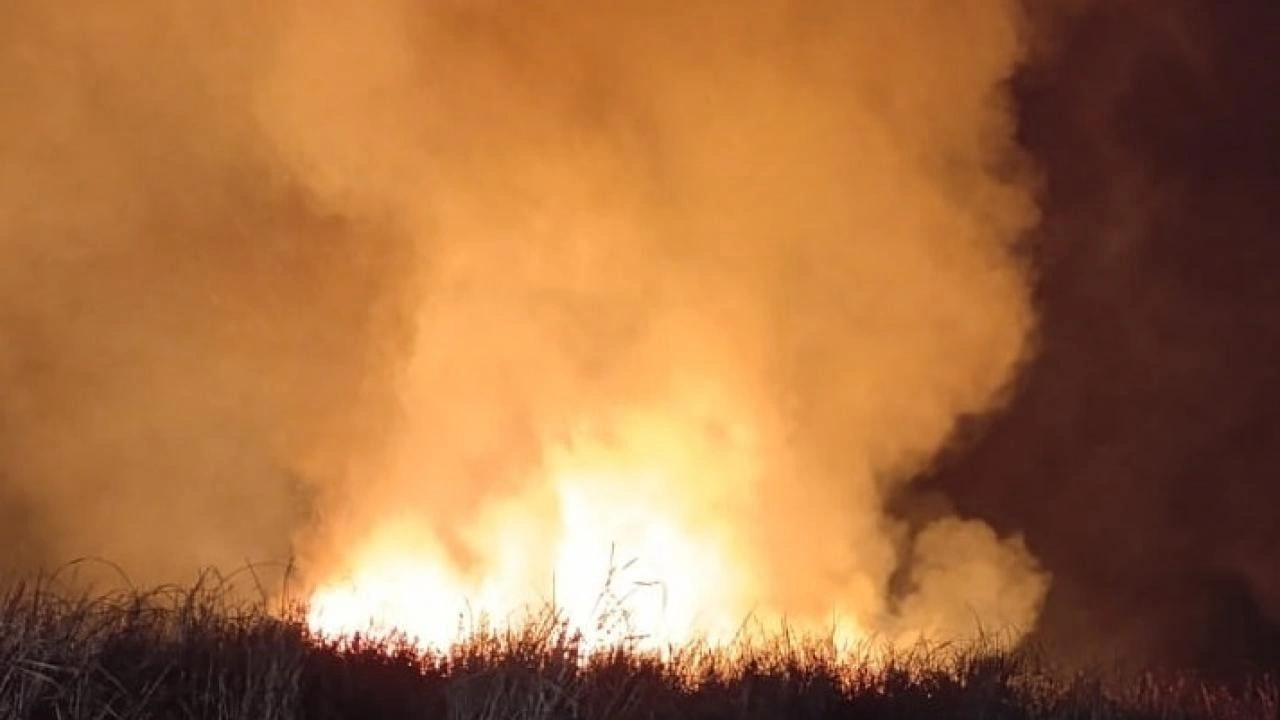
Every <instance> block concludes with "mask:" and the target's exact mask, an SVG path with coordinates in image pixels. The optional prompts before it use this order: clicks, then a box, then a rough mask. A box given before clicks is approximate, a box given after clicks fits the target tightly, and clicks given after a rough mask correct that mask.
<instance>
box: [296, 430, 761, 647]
mask: <svg viewBox="0 0 1280 720" xmlns="http://www.w3.org/2000/svg"><path fill="white" fill-rule="evenodd" d="M689 415H690V414H688V413H686V414H685V416H684V417H682V418H681V417H677V418H675V419H673V418H672V417H671V416H670V415H669V414H666V413H658V412H648V413H633V414H631V415H629V416H627V417H625V418H623V419H622V420H621V422H617V423H615V426H614V428H613V431H614V432H612V433H603V432H592V431H590V430H584V431H582V432H579V433H576V434H575V436H574V437H572V438H570V440H569V441H567V442H563V443H561V444H560V445H559V446H557V447H554V448H552V449H551V450H550V451H548V452H547V453H546V457H545V461H544V463H543V468H542V469H541V470H540V471H539V472H538V473H537V474H536V476H535V477H534V478H533V479H532V482H530V483H529V484H528V486H527V489H526V490H525V491H523V492H521V493H518V494H515V495H513V496H510V497H505V498H501V499H498V500H496V501H494V502H493V503H491V504H490V505H489V506H488V507H486V508H485V510H484V511H483V512H482V513H481V514H480V517H478V518H476V520H475V521H474V522H473V523H471V524H470V527H469V528H468V533H467V538H468V541H469V543H468V544H469V545H470V547H471V548H472V549H473V550H474V552H475V554H476V557H475V558H474V559H473V561H472V562H471V563H470V565H469V566H468V565H467V564H466V563H461V562H458V561H457V560H455V559H454V558H453V557H452V556H451V555H450V553H449V552H448V551H447V550H446V549H445V548H444V547H443V546H442V545H441V544H440V542H438V540H437V539H436V537H435V535H434V534H433V533H431V532H430V531H429V529H428V528H424V527H423V526H422V524H421V523H420V522H416V521H415V519H414V518H413V516H412V514H406V515H402V516H400V517H387V518H383V519H382V520H381V521H380V522H379V523H378V524H377V526H376V528H375V529H374V530H373V532H371V533H370V534H369V535H368V536H367V537H366V538H365V539H364V541H363V542H362V543H361V544H360V545H359V547H358V548H357V549H356V550H355V552H353V553H351V554H350V557H349V559H348V561H347V563H346V565H347V567H348V568H349V570H348V571H347V572H345V573H341V574H338V575H335V576H334V578H333V579H331V580H330V581H328V582H326V583H324V584H322V585H321V586H320V587H319V588H318V589H317V590H316V591H315V593H314V594H313V595H312V597H311V599H310V603H309V607H310V611H309V612H310V615H309V620H310V624H311V627H312V628H313V630H314V631H316V632H317V633H319V634H321V635H323V636H328V637H338V636H343V635H349V634H352V633H355V632H362V633H365V634H367V635H372V636H375V637H376V636H385V635H386V634H389V633H391V632H394V631H399V632H402V633H404V634H405V635H407V636H409V637H411V638H414V639H416V641H417V642H418V643H420V644H422V645H424V646H431V647H445V646H447V645H448V644H450V643H451V642H452V641H454V640H457V639H459V638H460V636H465V634H466V633H467V631H468V629H469V628H474V627H475V626H476V623H477V622H479V621H480V619H481V618H484V619H486V620H487V621H489V622H493V623H497V624H499V625H501V624H503V623H516V624H518V623H519V622H520V621H521V620H522V619H523V618H525V617H527V615H525V614H524V613H526V612H530V611H537V610H539V609H543V608H546V607H554V608H555V609H556V610H557V611H558V612H559V613H560V616H561V618H562V619H563V620H565V621H566V622H567V623H568V624H569V625H570V627H571V628H572V629H574V630H576V631H580V632H581V633H582V636H583V639H584V642H585V643H586V644H587V646H588V647H590V646H592V645H595V644H606V643H609V642H610V641H614V640H619V639H621V638H623V637H626V638H628V639H629V641H630V642H633V643H636V644H638V645H639V646H640V647H641V648H645V649H661V648H666V647H669V646H673V645H677V646H678V645H681V644H685V643H688V642H691V641H695V640H703V641H707V642H711V643H717V644H718V643H726V642H729V641H731V640H732V639H733V638H734V636H735V635H736V633H738V632H739V630H740V629H741V628H742V626H743V623H744V621H746V620H747V619H748V617H755V618H757V619H759V618H761V615H762V608H761V606H760V605H759V597H758V594H757V593H758V589H759V582H758V578H756V577H753V575H752V569H753V568H754V564H753V563H752V557H751V542H752V538H751V537H750V533H749V525H750V523H749V522H748V518H749V515H750V512H751V502H752V500H753V495H752V488H753V484H754V482H755V480H756V478H755V477H754V476H755V475H756V474H758V473H759V472H760V466H761V461H760V458H759V457H758V456H757V455H758V453H757V454H753V448H752V447H751V446H752V433H751V432H750V428H748V427H746V426H744V425H739V426H738V427H736V428H730V429H728V430H726V429H725V428H723V427H718V426H715V424H714V423H712V425H713V426H712V427H707V423H706V422H705V420H706V418H705V417H703V418H697V417H696V414H695V416H694V418H690V417H689ZM699 420H701V421H702V422H699ZM699 426H701V427H699ZM606 435H612V437H611V438H610V437H603V436H606Z"/></svg>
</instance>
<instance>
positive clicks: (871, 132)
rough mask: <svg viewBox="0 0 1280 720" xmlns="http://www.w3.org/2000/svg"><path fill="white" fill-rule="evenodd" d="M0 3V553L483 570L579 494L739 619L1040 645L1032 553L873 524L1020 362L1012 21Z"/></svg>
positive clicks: (871, 11) (984, 537)
mask: <svg viewBox="0 0 1280 720" xmlns="http://www.w3.org/2000/svg"><path fill="white" fill-rule="evenodd" d="M0 12H2V13H3V17H2V18H0V19H3V21H4V22H3V23H0V24H2V26H3V28H4V29H3V30H0V33H3V43H2V45H0V46H2V47H3V48H4V50H3V52H4V55H3V57H2V59H0V82H2V83H3V87H4V89H5V103H4V106H3V110H0V136H2V137H4V138H5V140H4V143H5V145H4V151H3V152H4V156H5V161H4V162H3V163H2V164H0V213H2V215H0V216H2V217H3V218H4V226H3V229H2V230H0V233H2V234H0V261H2V262H0V342H2V343H3V344H2V345H0V383H2V384H3V387H4V389H5V392H4V395H3V399H2V400H0V483H2V485H0V493H2V494H0V498H2V499H3V508H4V512H5V514H6V515H9V516H12V518H13V520H14V522H13V523H9V524H6V528H8V529H7V530H6V533H7V534H8V535H9V536H11V538H12V539H13V540H14V541H15V542H14V543H13V544H9V545H8V546H7V547H8V548H9V549H10V550H9V553H10V555H11V556H12V557H10V558H9V560H10V561H12V562H14V563H20V564H26V565H31V564H40V563H50V562H57V561H59V560H62V559H65V558H68V557H74V556H77V555H82V554H93V555H100V556H103V557H107V558H110V559H112V560H114V561H116V562H118V563H120V564H121V565H122V566H124V567H125V568H126V569H128V570H129V572H130V573H131V574H133V575H134V577H135V578H137V579H142V580H151V579H169V578H172V577H174V576H177V575H181V574H183V573H186V572H187V571H188V569H189V568H193V567H196V566H199V565H205V564H216V565H222V566H228V565H230V566H235V565H238V564H241V563H243V562H244V561H245V560H246V559H263V558H279V557H283V556H287V555H289V554H290V553H294V552H296V553H298V554H299V555H300V557H301V558H302V560H303V562H304V564H306V565H307V566H308V567H309V568H310V569H311V570H312V571H313V572H315V573H317V574H320V575H323V574H324V573H326V572H330V571H339V570H341V569H342V568H344V567H345V566H347V565H350V564H351V563H353V562H355V558H353V557H351V556H350V555H351V552H352V551H353V549H354V548H358V547H360V546H361V545H362V544H363V543H366V542H367V541H368V538H369V537H371V536H378V535H379V533H383V532H385V531H386V528H387V526H388V524H395V525H396V526H397V527H401V526H404V527H410V528H412V532H409V533H408V534H407V535H405V536H403V537H405V538H407V537H409V536H414V537H416V538H418V539H416V540H413V541H412V542H421V543H423V544H424V545H425V546H430V547H432V548H435V549H433V550H431V552H433V553H438V554H440V555H441V556H443V557H444V558H446V560H445V562H446V563H447V564H449V565H451V566H453V567H455V568H457V569H458V570H459V572H462V573H479V574H483V573H484V572H486V569H487V568H490V567H492V566H494V564H495V563H499V562H500V561H501V559H502V558H497V557H493V556H491V555H490V552H491V546H492V544H493V543H492V541H491V538H492V537H493V536H494V534H495V533H499V532H501V531H502V529H505V528H512V527H516V528H517V530H516V531H513V532H517V531H519V528H521V527H523V525H522V523H528V524H530V528H529V530H528V532H529V533H530V535H529V536H528V537H533V538H536V537H542V535H540V533H542V532H543V530H545V528H542V527H541V525H543V524H544V523H550V522H553V521H552V520H547V519H546V518H547V517H554V516H555V515H556V513H557V512H559V513H568V512H569V510H567V509H565V508H564V507H559V508H557V507H555V506H554V503H552V504H551V505H547V506H545V507H544V505H543V504H540V503H548V502H551V501H550V500H548V499H547V495H546V490H547V489H546V487H545V484H546V482H547V476H548V474H549V473H550V472H551V470H553V469H559V470H564V471H565V472H571V473H572V472H582V473H586V474H585V475H584V476H583V477H586V478H587V479H586V480H584V481H583V482H582V483H580V484H579V485H580V486H581V487H578V486H575V487H577V489H579V490H581V491H582V492H583V493H586V496H592V493H596V492H600V493H604V495H605V496H606V497H607V498H609V499H610V501H609V502H610V503H611V504H610V505H609V507H617V508H619V509H620V512H621V509H623V508H628V507H631V506H644V505H646V504H649V503H655V502H661V503H663V504H665V506H666V507H665V508H664V509H667V510H670V512H672V513H674V514H675V515H677V516H679V517H680V518H681V519H682V520H683V521H684V522H685V523H686V524H688V525H691V526H696V527H697V528H699V532H706V533H708V534H709V535H712V536H715V538H717V540H716V542H718V543H723V544H724V545H725V546H727V547H731V548H732V554H731V556H732V557H733V559H735V560H736V561H738V562H740V563H741V566H742V567H741V568H740V571H741V572H740V575H741V577H738V576H735V577H734V578H732V579H731V582H733V583H738V584H739V585H740V589H741V593H742V595H741V597H735V598H733V601H734V602H739V601H741V602H744V603H745V599H744V598H746V597H747V596H750V597H752V598H755V599H756V600H758V601H759V602H760V603H762V604H763V605H764V606H766V607H769V608H772V609H774V610H776V611H778V612H780V613H788V614H795V615H797V616H803V617H822V616H824V615H827V614H830V613H831V612H833V611H843V612H849V613H852V614H853V615H855V616H856V617H858V618H859V619H860V621H861V622H863V623H865V624H867V625H868V626H869V627H871V628H873V629H876V630H880V631H883V632H888V633H890V634H894V635H895V636H909V635H912V634H917V633H927V634H938V635H947V634H954V633H959V632H965V631H967V630H968V629H969V628H968V625H969V624H970V623H971V622H972V620H973V615H974V613H975V612H977V613H978V614H979V615H980V616H982V617H983V618H986V619H989V621H990V622H991V623H993V624H1000V625H1003V624H1005V623H1013V624H1015V625H1018V626H1020V627H1021V628H1023V629H1026V628H1027V627H1029V626H1030V625H1031V624H1032V623H1033V622H1034V619H1035V616H1036V613H1037V611H1038V608H1039V605H1040V602H1041V599H1042V597H1043V595H1044V592H1045V589H1046V587H1047V582H1048V576H1047V574H1045V573H1044V572H1042V571H1041V570H1040V568H1039V567H1038V565H1037V563H1036V561H1035V560H1034V558H1033V557H1032V555H1031V554H1030V553H1029V552H1028V551H1027V549H1026V546H1025V545H1024V544H1023V543H1022V541H1021V540H1020V539H1019V538H1018V537H1017V536H1016V534H1013V533H1010V534H1004V535H998V534H996V533H995V532H993V531H992V530H991V529H990V528H988V527H987V526H986V525H984V524H982V523H981V522H978V521H976V520H972V519H961V518H955V517H949V516H943V517H940V518H936V519H935V522H933V523H931V524H926V525H924V526H923V528H922V529H920V530H919V532H916V531H915V530H914V529H913V528H911V527H909V526H908V525H907V524H906V523H903V522H901V521H898V520H896V519H895V518H893V517H892V516H890V515H888V514H886V513H885V512H884V509H883V507H884V503H885V502H886V499H887V498H888V496H889V495H890V494H891V493H892V492H894V491H895V489H896V488H898V487H900V486H901V485H902V483H904V482H905V481H907V480H908V479H909V478H910V477H911V475H912V474H913V473H915V472H917V471H918V470H919V469H921V468H922V467H923V466H924V464H925V463H926V462H927V461H928V460H929V458H930V457H931V456H932V455H933V454H934V453H935V452H936V451H938V450H939V449H940V448H941V447H942V446H943V445H944V444H945V443H946V441H947V439H948V437H949V436H950V434H951V433H952V431H953V428H954V426H955V425H956V423H957V421H958V419H960V418H962V417H965V416H969V415H975V414H981V413H984V412H987V411H989V410H991V409H993V408H995V407H997V406H998V405H999V403H1000V402H1001V401H1002V400H1003V399H1004V397H1005V394H1006V390H1007V389H1008V388H1009V387H1010V384H1011V382H1012V381H1013V379H1014V378H1015V376H1016V373H1017V370H1018V368H1019V367H1020V365H1021V364H1022V362H1023V361H1024V360H1025V359H1026V358H1027V357H1028V355H1029V351H1030V347H1029V338H1030V336H1031V332H1032V329H1033V325H1034V322H1033V313H1032V310H1031V306H1030V298H1029V292H1028V287H1027V271H1028V268H1026V267H1024V265H1023V264H1022V261H1021V260H1020V259H1019V258H1020V253H1019V252H1018V251H1017V250H1018V243H1019V241H1020V239H1021V237H1022V236H1023V234H1024V233H1025V232H1026V231H1027V230H1029V229H1030V228H1031V227H1032V226H1033V225H1034V224H1035V222H1036V220H1037V214H1036V211H1035V207H1034V204H1033V202H1032V195H1031V192H1030V187H1031V183H1030V178H1031V175H1030V173H1029V171H1028V170H1027V165H1026V161H1025V160H1024V158H1022V156H1021V154H1020V153H1019V151H1018V150H1017V148H1016V146H1015V144H1014V119H1013V116H1012V113H1011V111H1010V107H1009V99H1008V97H1007V96H1006V91H1005V83H1006V82H1007V80H1008V79H1009V77H1010V76H1011V74H1012V73H1013V71H1014V68H1015V65H1016V64H1017V62H1018V61H1019V60H1020V58H1021V56H1022V54H1023V50H1024V48H1023V37H1022V34H1021V16H1020V13H1019V10H1018V7H1017V6H1016V5H1015V4H1014V3H1013V2H1012V1H1011V0H1009V1H1003V0H969V1H966V2H954V1H948V2H903V3H843V2H818V1H815V2H807V3H791V2H765V3H755V4H752V5H750V6H749V8H743V7H735V8H733V9H730V8H729V6H728V5H727V4H723V3H717V2H710V1H708V2H678V3H677V2H643V3H641V2H618V3H608V4H604V5H601V4H596V3H557V2H537V1H534V2H524V3H518V4H510V5H503V4H499V3H496V2H494V3H485V2H480V3H476V2H468V3H464V2H435V3H430V4H424V3H410V2H396V1H394V0H384V1H381V2H354V1H352V2H344V1H342V0H331V1H328V2H321V3H305V4H303V3H296V4H290V3H279V4H276V5H273V6H272V8H271V9H269V10H268V9H264V8H262V7H257V6H256V5H252V4H249V3H234V2H233V3H222V4H218V5H217V6H216V7H205V6H204V5H203V4H198V3H172V2H165V3H161V2H134V3H131V4H130V5H129V6H128V9H127V10H126V9H121V8H118V7H117V8H112V9H111V10H107V9H103V8H100V7H97V6H93V5H89V4H85V5H84V6H80V5H76V6H75V7H72V6H70V5H65V4H58V5H51V4H49V3H42V2H25V1H20V2H17V3H11V4H9V5H7V6H6V8H5V9H4V10H3V11H0ZM597 455H600V456H603V457H605V458H606V459H607V461H608V462H617V461H618V460H619V459H622V460H625V461H626V462H627V463H629V464H630V465H637V464H638V465H640V466H645V464H646V463H656V464H657V465H658V466H660V470H661V473H660V477H658V478H657V479H654V478H653V477H651V476H650V475H641V476H637V477H630V476H624V477H623V478H622V479H617V478H613V479H610V480H608V481H603V480H600V479H599V476H597V475H592V474H591V472H594V470H591V468H594V467H595V466H594V465H593V464H592V463H594V462H596V460H597V457H596V456H597ZM601 462H605V460H601ZM583 467H586V468H587V469H583ZM589 470H590V471H591V472H588V471H589ZM592 497H594V496H592ZM584 502H585V500H584ZM1015 530H1016V529H1015ZM397 537H401V536H397ZM522 537H523V536H522ZM405 542H410V541H409V540H407V539H406V540H405ZM536 569H542V570H549V568H536ZM536 569H535V570H536ZM535 570H531V571H530V572H535ZM738 571H739V569H734V570H733V572H735V573H737V572H738ZM727 582H728V581H727ZM893 587H897V590H893V589H892V588H893ZM741 609H742V610H743V611H748V610H750V605H749V604H744V606H743V607H742V608H741Z"/></svg>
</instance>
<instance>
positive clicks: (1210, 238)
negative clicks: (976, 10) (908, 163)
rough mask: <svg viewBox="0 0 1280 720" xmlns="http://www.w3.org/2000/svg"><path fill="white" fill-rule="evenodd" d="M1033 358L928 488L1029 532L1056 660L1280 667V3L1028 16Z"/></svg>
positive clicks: (1100, 8) (1098, 5)
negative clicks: (1279, 52) (1036, 189)
mask: <svg viewBox="0 0 1280 720" xmlns="http://www.w3.org/2000/svg"><path fill="white" fill-rule="evenodd" d="M1035 6H1036V7H1037V10H1038V12H1037V13H1036V15H1037V21H1036V24H1035V27H1036V35H1037V41H1036V43H1035V48H1036V49H1037V52H1036V54H1035V56H1034V58H1033V59H1032V61H1031V62H1029V63H1027V64H1024V65H1023V66H1022V69H1021V70H1020V71H1019V77H1018V81H1017V83H1016V97H1017V98H1018V106H1019V116H1020V123H1019V125H1020V128H1021V136H1022V139H1023V144H1024V146H1025V147H1026V148H1027V149H1028V151H1029V152H1032V153H1034V154H1035V156H1036V158H1037V160H1038V161H1039V164H1040V166H1041V167H1043V168H1044V172H1045V177H1046V179H1047V183H1046V187H1045V192H1044V193H1043V195H1042V197H1043V198H1044V202H1043V203H1042V209H1043V213H1044V220H1043V222H1042V224H1041V226H1040V228H1039V229H1038V230H1037V231H1036V233H1035V247H1036V252H1037V262H1036V268H1037V275H1038V277H1037V281H1036V291H1035V292H1036V296H1037V303H1036V305H1037V309H1038V318H1039V320H1040V322H1039V325H1038V337H1039V341H1038V347H1039V353H1038V359H1037V362H1036V363H1035V364H1034V365H1032V366H1031V367H1030V368H1029V371H1028V372H1027V373H1026V374H1025V376H1024V379H1023V383H1022V387H1021V388H1020V391H1019V393H1018V394H1017V398H1016V400H1015V401H1014V402H1013V403H1011V404H1010V405H1009V406H1008V407H1007V408H1006V410H1005V411H1003V412H1001V413H1000V414H999V416H998V417H996V418H994V419H993V420H992V422H990V423H989V424H986V426H985V427H984V428H983V430H984V432H983V433H981V435H980V437H978V438H977V439H976V440H975V441H974V442H972V443H969V444H967V445H966V446H965V447H964V448H962V449H960V450H958V451H956V452H953V453H950V455H951V457H949V458H948V459H947V461H946V462H944V463H942V464H941V465H940V467H938V468H937V469H936V470H935V472H934V473H933V477H932V478H930V479H928V480H926V481H925V483H924V486H925V487H929V488H931V490H933V491H935V492H936V491H943V492H945V493H946V494H947V495H948V496H950V497H951V498H952V499H953V500H954V502H955V506H956V507H958V508H959V509H961V510H962V511H963V512H965V513H968V514H974V515H977V516H980V517H984V518H988V519H990V520H991V521H992V522H993V524H995V526H996V527H998V528H1001V529H1008V528H1021V529H1025V530H1026V537H1027V543H1028V545H1029V547H1030V548H1031V549H1032V550H1033V551H1034V552H1035V554H1036V555H1037V556H1038V557H1040V558H1041V559H1042V560H1043V562H1044V563H1045V564H1046V565H1047V566H1048V567H1049V568H1051V569H1052V570H1053V572H1054V582H1053V588H1052V590H1051V591H1050V593H1049V596H1048V599H1047V601H1046V606H1045V609H1044V613H1043V616H1042V619H1041V623H1040V629H1041V631H1042V632H1041V638H1040V639H1041V640H1043V641H1044V642H1046V643H1047V644H1048V645H1049V646H1051V647H1052V648H1053V650H1054V651H1055V654H1056V655H1057V656H1059V657H1060V658H1062V659H1066V658H1067V657H1068V656H1070V657H1071V658H1073V659H1075V660H1077V661H1079V662H1081V663H1083V664H1089V663H1092V662H1095V661H1097V660H1102V661H1104V662H1111V661H1114V660H1115V659H1117V658H1123V659H1124V660H1126V661H1131V662H1134V663H1136V664H1140V665H1143V666H1147V667H1150V666H1152V665H1157V664H1161V665H1173V666H1178V667H1188V666H1191V667H1199V668H1206V667H1207V668H1212V669H1215V670H1218V671H1222V672H1225V673H1237V672H1239V671H1240V670H1241V669H1242V668H1243V667H1247V666H1250V665H1253V666H1255V667H1256V666H1263V667H1269V668H1274V667H1276V666H1277V662H1278V661H1280V655H1278V654H1277V650H1278V649H1280V582H1277V581H1278V580H1280V563H1278V562H1277V558H1280V555H1278V554H1277V548H1280V535H1277V532H1276V529H1277V524H1276V523H1275V521H1274V511H1273V509H1272V508H1274V507H1275V506H1276V503H1277V497H1276V488H1277V485H1276V483H1275V468H1276V466H1277V462H1278V461H1280V452H1277V450H1280V443H1277V442H1276V429H1277V428H1280V422H1278V420H1280V417H1278V415H1277V408H1280V385H1278V384H1277V382H1276V381H1277V378H1278V377H1280V376H1277V374H1276V372H1275V361H1274V358H1275V357H1276V355H1277V352H1280V343H1278V341H1280V324H1278V322H1277V320H1278V318H1280V316H1277V314H1276V313H1275V311H1274V308H1275V307H1277V303H1278V302H1280V293H1278V292H1277V288H1278V287H1280V286H1277V284H1276V282H1275V277H1274V275H1275V273H1274V268H1275V267H1276V266H1277V262H1278V261H1280V252H1278V250H1280V248H1278V246H1277V245H1276V243H1275V242H1274V238H1275V237H1276V229H1277V228H1280V214H1278V213H1277V210H1278V208H1280V206H1277V204H1276V202H1275V199H1274V195H1275V190H1274V188H1275V167H1276V163H1277V148H1280V143H1277V132H1276V124H1275V122H1274V120H1273V118H1274V117H1275V115H1276V110H1277V107H1276V100H1275V98H1276V97H1278V96H1277V94H1276V93H1275V92H1274V91H1273V89H1272V85H1274V81H1273V80H1272V79H1271V78H1270V76H1269V75H1268V74H1267V73H1265V72H1262V71H1261V69H1262V68H1266V67H1269V66H1270V65H1272V64H1273V63H1274V60H1273V55H1274V49H1273V46H1274V42H1273V38H1274V37H1275V36H1276V32H1277V28H1280V6H1277V5H1275V4H1267V3H1253V2H1249V1H1248V0H1225V1H1224V2H1218V3H1211V4H1205V3H1196V2H1191V1H1184V0H1172V1H1169V2H1164V1H1147V0H1133V1H1131V2H1121V3H1114V2H1087V1H1086V2H1074V3H1059V2H1042V3H1035Z"/></svg>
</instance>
